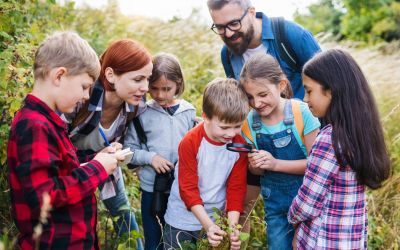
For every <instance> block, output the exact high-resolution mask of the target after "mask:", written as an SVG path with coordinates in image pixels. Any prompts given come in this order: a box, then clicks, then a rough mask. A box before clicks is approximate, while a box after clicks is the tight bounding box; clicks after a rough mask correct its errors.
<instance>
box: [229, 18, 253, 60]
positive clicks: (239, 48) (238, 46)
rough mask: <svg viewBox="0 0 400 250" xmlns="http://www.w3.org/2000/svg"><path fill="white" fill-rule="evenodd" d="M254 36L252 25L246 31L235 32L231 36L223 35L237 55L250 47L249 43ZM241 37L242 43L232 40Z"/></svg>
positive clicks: (230, 48)
mask: <svg viewBox="0 0 400 250" xmlns="http://www.w3.org/2000/svg"><path fill="white" fill-rule="evenodd" d="M253 36H254V27H253V25H250V26H249V28H248V29H247V31H246V32H240V31H237V32H235V33H234V34H233V35H232V36H231V37H229V38H228V37H226V36H225V35H224V36H223V37H222V40H223V41H224V43H225V44H226V46H227V47H228V48H229V50H230V51H232V53H233V54H235V55H242V54H243V53H244V52H245V51H246V50H247V49H248V47H249V44H250V42H251V40H252V39H253ZM239 37H241V38H242V42H240V43H233V42H232V41H234V40H236V39H238V38H239Z"/></svg>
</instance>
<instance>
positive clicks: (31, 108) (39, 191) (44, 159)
mask: <svg viewBox="0 0 400 250" xmlns="http://www.w3.org/2000/svg"><path fill="white" fill-rule="evenodd" d="M99 72H100V64H99V60H98V58H97V55H96V53H95V52H94V50H93V49H92V48H91V47H90V46H89V44H88V43H87V42H86V41H85V40H83V39H82V38H81V37H79V36H78V35H77V34H76V33H73V32H62V33H56V34H54V35H52V36H50V37H49V38H47V39H46V40H45V41H44V42H43V43H42V44H41V45H40V46H39V48H38V50H37V52H36V55H35V62H34V78H35V82H34V87H33V90H32V92H31V93H29V94H28V95H27V96H26V99H25V103H24V105H23V107H22V108H21V109H20V110H19V111H18V112H17V114H16V115H15V117H14V120H13V122H12V125H11V131H10V138H9V142H8V151H7V162H8V167H9V183H10V190H11V201H12V216H13V218H14V221H15V224H16V226H17V228H18V230H19V232H20V234H19V236H18V244H19V246H20V248H21V249H94V248H98V243H97V237H96V213H97V211H96V198H95V195H94V192H95V190H96V188H97V186H98V185H99V184H100V183H102V182H104V181H105V180H106V179H107V177H108V174H109V173H111V172H112V171H113V170H114V169H115V168H116V166H117V161H118V160H122V159H121V158H123V157H120V156H119V157H117V156H116V155H114V154H108V153H106V152H110V151H113V150H114V149H112V148H107V149H106V150H104V151H103V152H101V153H98V154H97V155H96V157H95V158H94V159H93V160H91V161H89V162H88V163H87V164H85V165H83V166H80V165H79V162H78V158H77V156H76V154H75V147H74V146H73V145H72V144H71V141H70V140H69V138H68V132H67V130H66V125H65V124H64V122H63V121H62V120H61V118H60V117H59V115H58V114H57V112H59V113H68V112H72V111H73V110H74V108H75V106H76V105H77V104H78V103H80V102H82V101H84V100H85V99H88V98H89V88H90V86H91V85H92V84H93V82H94V81H95V79H96V78H97V77H98V75H99ZM45 194H48V195H49V197H50V204H48V205H50V206H51V209H50V211H49V215H48V218H47V220H48V222H47V223H45V224H44V225H43V232H42V233H40V234H39V236H38V237H37V238H35V239H33V229H34V227H35V226H37V225H38V224H39V215H40V211H41V206H43V201H44V199H43V197H44V196H45Z"/></svg>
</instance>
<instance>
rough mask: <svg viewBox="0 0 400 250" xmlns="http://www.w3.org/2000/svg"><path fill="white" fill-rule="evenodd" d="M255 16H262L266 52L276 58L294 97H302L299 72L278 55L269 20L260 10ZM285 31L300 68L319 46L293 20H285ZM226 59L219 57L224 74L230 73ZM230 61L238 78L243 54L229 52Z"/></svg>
mask: <svg viewBox="0 0 400 250" xmlns="http://www.w3.org/2000/svg"><path fill="white" fill-rule="evenodd" d="M256 18H262V33H261V42H262V44H263V45H264V46H265V48H266V49H267V53H268V54H270V55H272V56H273V57H275V58H276V59H277V60H278V62H279V64H280V65H281V68H282V69H283V71H284V72H285V74H286V76H287V78H288V80H289V81H290V83H291V85H292V89H293V93H294V97H295V98H298V99H303V97H304V87H303V84H302V80H301V72H298V71H296V70H294V69H292V68H290V67H289V65H288V64H287V63H286V62H285V61H284V59H283V58H281V57H280V55H279V52H278V49H277V48H276V44H275V38H274V34H273V32H272V24H271V20H270V19H269V18H268V17H267V16H266V15H264V14H263V13H262V12H257V14H256ZM285 31H286V37H287V39H288V41H289V44H290V45H291V46H292V48H293V50H294V51H295V53H296V56H297V58H298V62H299V64H300V66H301V68H302V67H303V66H304V64H305V63H306V62H307V61H308V60H309V59H310V58H311V57H313V55H314V54H316V53H317V52H319V51H320V50H321V48H320V46H319V45H318V42H317V41H316V40H315V38H314V37H313V35H312V34H311V33H310V32H309V31H308V30H306V29H304V28H303V27H301V26H300V25H298V24H296V23H294V22H291V21H287V20H285ZM226 59H227V58H224V56H222V57H221V60H222V63H223V64H224V69H225V74H226V76H230V74H229V73H228V72H227V71H226V68H227V65H228V62H227V60H226ZM230 61H231V65H232V69H233V73H234V77H235V79H236V80H239V78H240V72H241V70H242V67H243V65H244V59H243V56H242V55H234V54H233V53H230ZM228 67H229V66H228Z"/></svg>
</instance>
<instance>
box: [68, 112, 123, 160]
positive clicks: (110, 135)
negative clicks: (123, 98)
mask: <svg viewBox="0 0 400 250" xmlns="http://www.w3.org/2000/svg"><path fill="white" fill-rule="evenodd" d="M121 112H122V111H121ZM121 112H120V113H119V114H118V116H117V118H116V119H115V120H114V122H113V123H112V124H111V126H110V127H109V128H103V126H101V124H100V123H99V124H98V125H97V127H96V128H95V129H93V131H92V132H90V134H88V135H87V136H85V137H84V138H82V139H80V140H78V141H77V142H76V143H75V147H77V148H79V149H83V150H87V149H91V150H93V151H96V152H97V151H99V150H101V149H103V148H104V147H105V146H104V139H103V137H102V136H101V134H100V131H99V127H100V128H101V129H102V130H103V132H104V134H105V135H106V138H107V140H108V141H110V140H112V139H114V138H115V131H116V130H117V128H118V125H119V123H120V122H121V119H119V118H120V116H121Z"/></svg>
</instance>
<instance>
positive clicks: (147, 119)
mask: <svg viewBox="0 0 400 250" xmlns="http://www.w3.org/2000/svg"><path fill="white" fill-rule="evenodd" d="M146 104H147V108H146V110H145V111H144V112H143V113H142V114H140V116H139V119H140V121H141V123H142V126H143V130H144V132H145V134H146V136H147V147H146V145H143V144H141V143H140V141H139V138H138V135H137V133H136V130H135V127H134V125H133V123H132V122H131V123H130V124H129V127H128V131H127V134H126V135H125V142H124V147H130V148H131V150H132V151H134V155H133V158H132V161H131V163H132V164H134V165H140V166H141V168H140V170H139V179H140V187H141V188H142V189H143V190H144V191H147V192H153V185H154V178H155V175H156V172H155V170H154V168H153V167H152V166H151V161H152V159H153V157H154V156H155V155H156V154H158V155H160V156H162V157H163V158H165V159H167V160H168V161H170V162H172V163H176V162H177V161H178V146H179V143H180V141H181V140H182V138H183V136H184V135H185V134H186V133H187V132H188V131H189V130H190V129H191V128H192V127H193V126H194V124H195V118H196V110H195V108H194V107H193V105H192V104H190V103H188V102H187V101H185V100H181V101H180V105H179V108H178V109H177V110H176V111H175V113H174V114H173V115H172V116H171V115H169V114H168V113H167V112H166V111H165V110H164V109H163V108H162V107H161V106H160V105H158V103H157V102H155V101H154V100H150V101H148V102H147V103H146Z"/></svg>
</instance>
